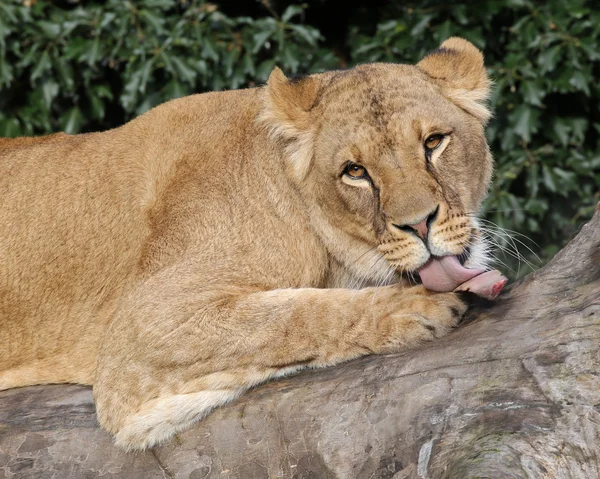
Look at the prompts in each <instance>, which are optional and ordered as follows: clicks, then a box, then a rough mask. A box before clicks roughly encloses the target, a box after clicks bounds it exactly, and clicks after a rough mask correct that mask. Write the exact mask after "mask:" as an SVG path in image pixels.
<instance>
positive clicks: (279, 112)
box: [260, 67, 319, 180]
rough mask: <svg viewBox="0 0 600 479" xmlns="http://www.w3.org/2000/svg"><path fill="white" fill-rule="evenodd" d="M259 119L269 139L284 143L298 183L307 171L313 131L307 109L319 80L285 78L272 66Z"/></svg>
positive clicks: (309, 162) (311, 120) (311, 150)
mask: <svg viewBox="0 0 600 479" xmlns="http://www.w3.org/2000/svg"><path fill="white" fill-rule="evenodd" d="M265 90H266V91H265V96H264V107H263V111H262V113H261V115H260V120H261V122H262V123H263V124H265V125H266V126H267V127H268V128H269V129H270V132H271V136H272V137H279V138H282V139H284V140H287V141H288V144H287V147H286V150H287V152H288V154H289V157H290V158H289V160H290V162H291V167H292V169H293V171H294V174H295V176H296V177H297V178H298V179H299V180H302V179H304V177H305V176H306V175H307V173H308V170H309V169H310V164H311V160H312V156H313V155H312V153H313V141H314V134H315V130H316V124H315V121H314V118H312V115H311V111H310V110H311V109H312V107H313V105H314V103H315V101H316V99H317V95H318V91H319V81H318V80H317V79H316V78H314V77H311V76H307V77H301V78H298V79H292V80H290V79H288V78H286V76H285V75H284V74H283V72H282V71H281V70H280V69H279V68H277V67H275V69H274V70H273V72H272V73H271V75H270V76H269V80H268V81H267V86H266V88H265Z"/></svg>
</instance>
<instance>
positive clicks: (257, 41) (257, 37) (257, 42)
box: [252, 30, 273, 54]
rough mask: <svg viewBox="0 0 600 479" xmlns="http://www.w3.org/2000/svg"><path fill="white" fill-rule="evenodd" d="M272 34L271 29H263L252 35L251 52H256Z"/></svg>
mask: <svg viewBox="0 0 600 479" xmlns="http://www.w3.org/2000/svg"><path fill="white" fill-rule="evenodd" d="M272 35H273V31H272V30H264V31H262V32H257V33H255V34H254V35H253V37H252V38H253V40H254V46H253V47H252V54H256V53H258V51H259V50H260V49H261V48H262V47H263V46H264V45H265V43H266V42H267V39H269V38H271V36H272Z"/></svg>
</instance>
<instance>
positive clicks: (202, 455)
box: [0, 205, 600, 479]
mask: <svg viewBox="0 0 600 479" xmlns="http://www.w3.org/2000/svg"><path fill="white" fill-rule="evenodd" d="M599 208H600V205H599ZM599 346H600V211H597V212H596V214H595V216H594V218H593V219H592V220H591V221H590V222H589V223H588V224H587V225H586V226H584V227H583V229H582V230H581V232H580V233H579V235H578V236H577V237H576V238H575V239H574V240H573V241H572V242H571V243H569V244H568V245H567V247H566V248H564V249H563V250H562V251H561V252H560V253H559V254H558V255H557V256H556V257H555V258H554V259H553V260H552V261H551V262H550V263H549V264H548V265H547V266H545V267H544V268H543V269H541V270H540V271H538V272H536V273H533V274H531V275H529V276H528V277H527V278H525V279H524V280H522V281H520V282H519V283H517V284H514V285H513V286H512V287H511V288H509V289H508V290H507V291H506V292H504V293H503V294H502V295H501V297H500V298H499V299H498V300H497V301H496V302H495V303H494V305H493V306H492V307H490V308H476V309H474V310H471V312H470V313H469V315H468V318H467V321H466V322H465V324H463V325H462V326H461V327H460V328H458V329H457V330H456V331H454V332H453V333H451V334H450V335H449V336H447V337H446V338H443V339H442V340H439V341H436V342H434V343H431V344H428V345H426V346H423V347H421V348H419V349H416V350H412V351H407V352H405V353H402V354H396V355H391V356H380V357H375V356H373V357H367V358H363V359H360V360H356V361H353V362H351V363H347V364H344V365H342V366H339V367H336V368H331V369H327V370H323V371H311V372H306V373H303V374H300V375H299V376H296V377H292V378H288V379H285V380H280V381H276V382H272V383H269V384H267V385H265V386H262V387H260V388H257V389H256V390H254V391H252V392H250V393H249V394H246V395H245V396H243V397H242V398H240V399H239V400H237V401H236V402H234V403H233V404H231V405H229V406H228V407H224V408H222V409H219V410H217V411H216V412H215V413H213V414H212V415H211V416H210V417H209V418H207V419H206V420H204V421H202V422H200V423H198V424H197V425H195V426H194V427H192V428H191V429H189V430H188V431H185V432H183V433H181V434H179V435H178V436H176V437H175V439H174V440H172V441H171V442H170V443H168V444H166V445H164V446H162V447H156V448H154V449H153V450H149V451H146V452H143V453H135V454H133V453H125V452H123V451H121V450H118V449H116V448H115V447H114V446H113V445H112V439H111V437H110V436H109V435H108V434H106V433H105V432H103V431H101V430H100V429H99V428H98V427H97V424H96V418H95V414H94V406H93V402H92V396H91V391H90V389H89V388H86V387H80V386H72V385H67V386H40V387H29V388H21V389H15V390H10V391H4V392H2V393H0V471H1V472H2V473H3V474H4V477H19V478H27V477H32V478H46V477H48V478H50V477H56V478H87V477H98V476H102V477H126V478H153V477H158V478H163V477H173V478H190V479H196V478H204V477H206V478H223V479H224V478H240V479H247V478H267V477H269V478H271V477H273V478H274V477H279V478H298V479H300V478H303V479H308V478H329V477H330V478H395V479H401V478H402V479H404V478H421V479H423V478H436V479H437V478H461V479H463V478H536V479H538V478H553V479H554V478H560V479H562V478H565V479H567V478H581V479H590V478H598V477H600V354H599V352H598V349H599Z"/></svg>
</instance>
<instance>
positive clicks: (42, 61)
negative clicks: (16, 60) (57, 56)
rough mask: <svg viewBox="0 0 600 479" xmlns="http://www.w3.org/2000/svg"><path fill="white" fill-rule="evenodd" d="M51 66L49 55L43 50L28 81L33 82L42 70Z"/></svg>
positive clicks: (44, 70) (41, 73)
mask: <svg viewBox="0 0 600 479" xmlns="http://www.w3.org/2000/svg"><path fill="white" fill-rule="evenodd" d="M50 68H52V62H51V61H50V55H49V54H48V52H47V51H44V52H43V53H42V55H41V56H40V58H39V60H38V62H37V64H36V66H35V68H34V69H33V71H32V72H31V77H30V81H31V84H33V83H34V82H35V80H37V79H38V78H40V77H41V76H42V75H43V74H44V72H46V71H47V70H50Z"/></svg>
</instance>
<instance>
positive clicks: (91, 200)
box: [0, 38, 498, 449]
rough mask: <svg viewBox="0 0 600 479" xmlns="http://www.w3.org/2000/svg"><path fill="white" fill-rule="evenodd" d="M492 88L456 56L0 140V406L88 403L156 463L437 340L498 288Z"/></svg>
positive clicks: (443, 54) (458, 44) (451, 42)
mask: <svg viewBox="0 0 600 479" xmlns="http://www.w3.org/2000/svg"><path fill="white" fill-rule="evenodd" d="M489 88H490V81H489V79H488V77H487V75H486V71H485V68H484V64H483V57H482V55H481V53H480V52H479V50H477V48H475V47H474V46H473V45H472V44H471V43H469V42H467V41H465V40H463V39H460V38H450V39H448V40H446V41H445V42H444V43H442V45H441V46H440V48H439V49H438V50H436V51H434V52H432V53H431V54H429V55H427V56H426V57H425V58H423V59H422V60H421V61H420V62H419V63H418V64H417V65H395V64H367V65H361V66H357V67H355V68H352V69H349V70H343V71H331V72H326V73H320V74H316V75H310V76H306V77H303V78H297V79H288V78H286V77H285V75H284V74H283V73H282V72H281V70H279V69H278V68H276V69H275V70H274V71H273V72H272V74H271V75H270V77H269V81H268V83H267V85H265V86H264V87H261V88H256V89H248V90H239V91H230V92H219V93H207V94H202V95H193V96H190V97H186V98H181V99H177V100H173V101H170V102H168V103H165V104H163V105H161V106H158V107H157V108H154V109H153V110H151V111H149V112H147V113H145V114H144V115H142V116H140V117H139V118H136V119H134V120H133V121H131V122H129V123H127V124H125V125H123V126H122V127H120V128H116V129H113V130H110V131H106V132H101V133H89V134H85V135H75V136H70V135H65V134H57V135H51V136H47V137H42V138H17V139H12V140H9V139H3V140H0V191H1V192H2V194H0V202H1V204H2V207H1V208H0V259H1V261H0V338H2V348H0V389H7V388H12V387H18V386H25V385H33V384H43V383H80V384H88V385H92V386H93V390H94V398H95V401H96V407H97V413H98V419H99V422H100V424H101V426H102V427H103V428H105V429H106V430H108V431H110V432H111V433H113V434H114V435H115V437H116V444H117V445H119V446H121V447H123V448H126V449H143V448H145V447H150V446H152V445H154V444H158V443H160V442H163V441H165V440H167V439H168V438H169V437H171V436H172V435H173V434H174V433H175V432H177V431H180V430H182V429H184V428H186V427H188V426H189V425H191V424H192V423H194V422H195V421H197V420H199V419H201V418H203V417H204V416H206V415H207V414H208V413H209V412H210V411H211V410H213V409H214V408H215V407H217V406H219V405H222V404H225V403H227V402H228V401H231V400H233V399H235V398H236V397H237V396H239V395H240V394H241V393H243V392H244V391H245V390H247V389H248V388H250V387H252V386H255V385H257V384H260V383H262V382H264V381H267V380H268V379H270V378H275V377H280V376H283V375H287V374H291V373H293V372H295V371H298V370H300V369H303V368H307V367H311V368H314V367H324V366H329V365H334V364H337V363H340V362H342V361H347V360H350V359H352V358H356V357H359V356H362V355H365V354H374V353H375V354H377V353H389V352H395V351H399V350H402V349H405V348H410V347H414V346H415V345H418V344H420V343H422V342H423V341H429V340H432V339H434V338H438V337H440V336H442V335H444V334H446V333H447V332H449V331H450V330H451V329H452V328H453V327H454V326H456V325H457V323H458V321H459V320H460V318H461V317H462V315H463V313H464V312H465V310H466V305H465V303H464V302H463V300H462V299H461V297H460V296H459V295H458V294H456V293H455V292H453V290H454V289H455V288H456V287H459V289H460V287H461V286H463V285H467V286H465V288H467V289H469V288H470V290H471V291H475V292H479V293H481V294H483V295H486V292H485V291H486V290H485V288H489V287H490V284H489V283H490V281H492V282H493V281H496V283H497V280H498V278H497V277H496V278H492V277H491V276H489V275H488V276H485V275H487V274H488V273H484V271H485V270H487V266H486V265H487V263H488V261H489V252H488V247H487V245H486V243H485V239H484V237H483V234H482V232H481V231H480V228H479V225H478V223H477V213H478V211H479V209H480V206H481V203H482V201H483V199H484V197H485V195H486V192H487V189H488V186H489V183H490V178H491V174H492V158H491V155H490V152H489V148H488V145H487V143H486V140H485V135H484V127H485V124H486V122H487V120H488V119H489V117H490V111H489V110H488V108H487V106H486V101H487V99H488V96H489ZM475 273H476V274H475ZM417 277H420V278H421V282H422V284H418V285H415V284H414V283H413V282H412V280H413V279H416V278H417ZM480 277H482V278H483V279H481V280H476V281H475V282H474V283H473V282H472V280H473V279H477V278H480ZM469 283H470V284H469ZM484 283H485V284H484ZM496 283H494V284H496ZM492 286H493V285H492ZM463 289H464V288H463Z"/></svg>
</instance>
